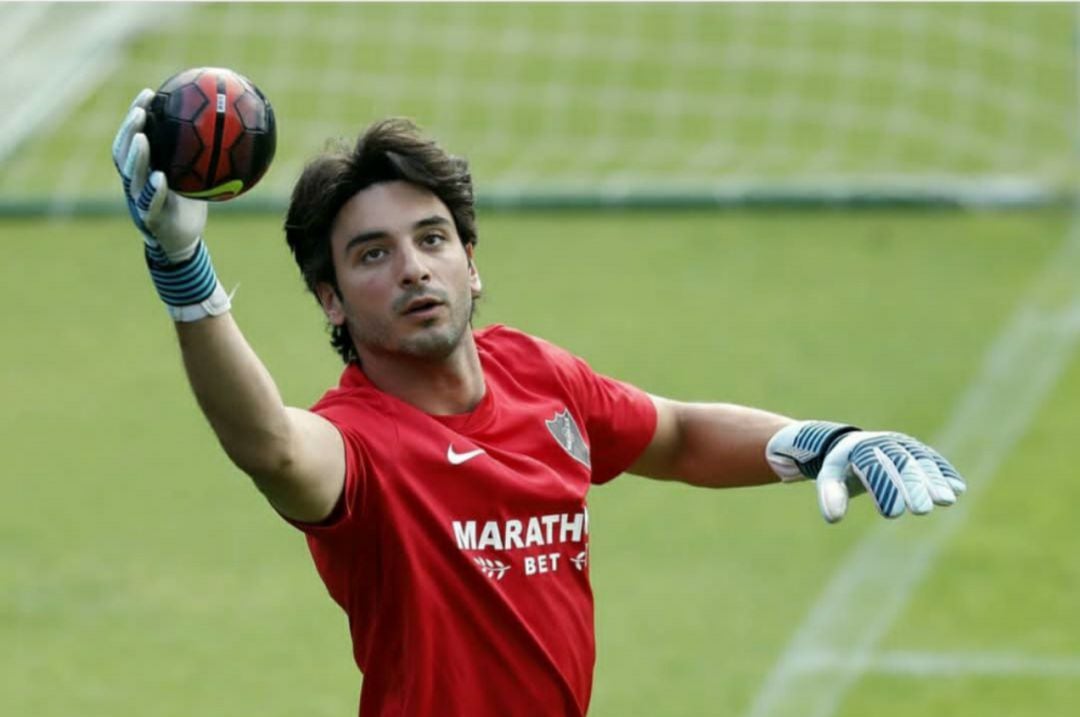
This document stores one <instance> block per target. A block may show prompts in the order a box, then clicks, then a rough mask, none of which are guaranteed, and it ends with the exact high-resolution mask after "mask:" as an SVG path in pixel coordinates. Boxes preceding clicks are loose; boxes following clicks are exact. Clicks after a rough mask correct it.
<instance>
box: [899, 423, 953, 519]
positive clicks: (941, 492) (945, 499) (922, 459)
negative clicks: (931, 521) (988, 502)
mask: <svg viewBox="0 0 1080 717" xmlns="http://www.w3.org/2000/svg"><path fill="white" fill-rule="evenodd" d="M901 445H903V447H904V448H906V449H907V452H908V453H910V454H911V455H912V456H913V457H914V458H915V460H916V461H918V463H919V467H920V468H922V470H923V473H925V474H926V477H927V480H928V481H929V487H930V499H931V500H933V501H934V504H935V505H952V504H953V503H955V502H956V493H955V492H954V491H953V489H952V487H950V486H949V481H948V480H946V478H945V476H944V475H943V474H942V473H941V469H940V468H938V465H937V463H935V462H934V457H933V455H932V454H931V453H930V447H929V446H926V445H924V444H922V443H920V442H919V441H916V440H914V439H907V440H905V441H902V442H901Z"/></svg>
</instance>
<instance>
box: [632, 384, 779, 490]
mask: <svg viewBox="0 0 1080 717" xmlns="http://www.w3.org/2000/svg"><path fill="white" fill-rule="evenodd" d="M650 398H652V401H653V405H654V406H655V407H656V432H655V434H653V439H652V441H651V442H650V443H649V445H648V447H646V449H645V452H644V453H643V454H642V455H641V457H639V458H638V459H637V461H636V462H635V463H634V465H632V466H631V467H630V470H629V472H631V473H634V474H636V475H641V476H646V477H648V478H658V479H660V480H675V481H681V482H683V483H689V484H691V485H696V486H702V487H705V488H735V487H738V486H750V485H761V484H763V483H775V482H777V481H778V480H780V479H779V477H777V475H776V473H774V472H773V470H772V469H771V468H770V467H769V463H768V461H766V460H765V444H767V443H768V442H769V439H770V438H772V437H773V435H774V434H775V433H776V432H777V431H779V430H780V429H781V428H783V427H784V426H787V425H789V424H791V423H794V422H795V421H794V420H793V419H791V418H787V417H786V416H781V415H778V414H775V413H769V412H767V411H762V410H759V409H756V408H748V407H746V406H737V405H735V404H731V403H683V402H679V401H672V400H669V399H666V398H660V397H658V396H650Z"/></svg>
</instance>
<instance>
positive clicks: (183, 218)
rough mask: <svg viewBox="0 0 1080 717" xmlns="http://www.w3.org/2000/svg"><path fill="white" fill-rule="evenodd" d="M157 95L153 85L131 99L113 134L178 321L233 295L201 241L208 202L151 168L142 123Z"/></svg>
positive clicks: (219, 308)
mask: <svg viewBox="0 0 1080 717" xmlns="http://www.w3.org/2000/svg"><path fill="white" fill-rule="evenodd" d="M153 97H154V91H153V90H149V89H145V90H143V91H142V92H140V93H139V94H138V95H137V96H136V97H135V101H134V102H132V103H131V108H130V109H129V110H128V113H127V116H126V117H125V118H124V122H123V124H121V125H120V130H119V131H118V132H117V133H116V139H114V140H113V146H112V156H113V164H114V165H115V166H116V171H118V172H119V173H120V179H121V181H122V182H123V185H124V198H125V199H126V200H127V205H128V211H129V212H130V213H131V219H132V221H134V222H135V226H136V227H137V228H138V229H139V231H140V232H142V236H143V243H144V244H145V247H146V265H147V267H148V268H149V269H150V278H151V279H152V280H153V282H154V287H155V288H156V289H157V292H158V296H160V297H161V300H162V301H164V302H165V305H166V307H167V308H168V311H169V315H170V316H172V318H173V320H174V321H198V320H199V319H203V318H206V317H207V316H217V315H219V314H223V313H225V312H226V311H228V310H229V308H230V300H229V295H228V294H227V293H225V289H224V288H223V287H222V286H221V282H219V281H218V278H217V275H216V274H215V273H214V266H213V264H212V263H211V262H210V254H209V253H208V252H207V251H206V245H205V244H204V243H203V241H202V234H203V230H204V229H205V228H206V209H207V205H206V202H202V201H198V200H195V199H188V198H186V197H182V196H180V195H179V194H177V193H176V192H170V191H169V185H168V183H167V182H166V180H165V175H164V174H163V173H162V172H153V173H151V172H150V142H149V140H148V139H147V138H146V134H144V133H143V128H144V127H145V126H146V109H147V107H149V106H150V100H151V99H153Z"/></svg>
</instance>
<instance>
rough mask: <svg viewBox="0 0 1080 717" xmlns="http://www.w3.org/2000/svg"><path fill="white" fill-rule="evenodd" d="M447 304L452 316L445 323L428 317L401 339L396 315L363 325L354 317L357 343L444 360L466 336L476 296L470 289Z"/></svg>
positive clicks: (352, 326)
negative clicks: (396, 325)
mask: <svg viewBox="0 0 1080 717" xmlns="http://www.w3.org/2000/svg"><path fill="white" fill-rule="evenodd" d="M446 306H448V307H449V313H450V316H449V318H448V319H447V320H446V321H445V322H444V323H443V324H442V325H441V326H437V325H436V324H437V323H438V319H435V318H432V319H428V320H427V321H426V322H425V323H424V324H423V325H422V326H421V328H420V329H419V330H417V329H414V330H413V331H412V332H411V333H410V334H409V335H407V336H404V337H401V338H399V339H397V340H395V338H394V329H393V322H394V319H388V320H387V319H380V320H376V321H372V322H371V323H369V324H367V325H366V326H360V325H359V323H358V322H356V321H354V320H353V319H351V318H350V319H349V320H348V326H349V335H350V336H351V337H352V340H353V344H354V345H355V346H357V347H358V348H359V347H360V346H363V347H365V348H367V349H368V350H370V351H374V352H376V353H381V354H387V355H390V354H398V355H405V356H408V357H410V358H415V359H421V360H426V361H438V360H442V359H445V358H447V357H448V356H450V355H451V354H452V353H453V352H454V350H455V349H456V348H457V347H458V345H459V344H460V343H461V339H462V337H463V336H465V332H466V330H468V328H469V322H470V321H471V319H472V315H473V310H474V308H475V299H474V298H473V297H472V295H471V293H469V292H466V293H465V295H464V296H463V297H462V299H461V300H460V301H452V302H450V303H448V304H446Z"/></svg>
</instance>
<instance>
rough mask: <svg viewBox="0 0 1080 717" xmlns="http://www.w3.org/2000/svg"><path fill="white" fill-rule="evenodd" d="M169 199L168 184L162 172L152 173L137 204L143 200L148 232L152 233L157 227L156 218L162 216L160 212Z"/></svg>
mask: <svg viewBox="0 0 1080 717" xmlns="http://www.w3.org/2000/svg"><path fill="white" fill-rule="evenodd" d="M168 198H169V182H168V180H166V179H165V174H164V173H163V172H154V173H153V174H151V175H150V180H149V181H148V182H147V183H146V188H145V189H144V191H143V192H142V194H140V195H139V202H140V203H141V202H143V201H144V200H145V202H146V206H145V209H144V216H145V217H146V226H147V227H149V228H150V231H154V228H155V227H156V226H157V221H158V218H159V217H160V216H161V215H162V211H163V210H164V209H165V201H166V200H167V199H168Z"/></svg>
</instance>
